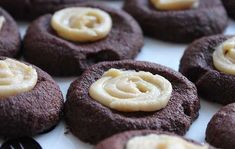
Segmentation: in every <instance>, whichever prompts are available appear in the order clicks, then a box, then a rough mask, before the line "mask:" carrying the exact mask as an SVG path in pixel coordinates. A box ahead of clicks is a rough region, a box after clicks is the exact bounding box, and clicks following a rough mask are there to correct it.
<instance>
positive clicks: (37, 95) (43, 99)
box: [0, 57, 63, 137]
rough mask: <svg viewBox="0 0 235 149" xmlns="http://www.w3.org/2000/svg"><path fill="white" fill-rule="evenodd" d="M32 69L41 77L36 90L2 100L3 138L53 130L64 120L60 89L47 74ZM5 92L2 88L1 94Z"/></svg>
mask: <svg viewBox="0 0 235 149" xmlns="http://www.w3.org/2000/svg"><path fill="white" fill-rule="evenodd" d="M0 60H6V58H5V57H0ZM2 65H3V64H2V62H1V66H2ZM26 65H28V64H27V63H26ZM32 67H33V68H35V69H36V72H37V78H38V79H37V82H36V85H35V86H34V88H33V89H31V90H29V91H26V92H22V93H17V94H14V95H11V96H3V97H0V122H1V123H0V136H4V137H21V136H32V135H36V134H38V133H42V132H44V131H47V130H49V129H51V128H52V127H54V126H55V125H57V123H58V122H59V121H60V119H61V118H62V110H63V96H62V93H61V91H60V89H59V86H58V85H57V84H56V83H55V81H54V80H53V79H52V78H51V77H50V76H49V75H48V74H47V73H46V72H44V71H42V70H41V69H39V68H37V67H35V66H32ZM2 80H3V79H1V81H2ZM2 89H3V87H2V86H1V92H2Z"/></svg>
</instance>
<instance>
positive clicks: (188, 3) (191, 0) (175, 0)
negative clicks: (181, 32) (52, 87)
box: [150, 0, 199, 10]
mask: <svg viewBox="0 0 235 149" xmlns="http://www.w3.org/2000/svg"><path fill="white" fill-rule="evenodd" d="M150 1H151V2H152V4H153V5H154V6H155V7H156V8H157V9H159V10H185V9H191V8H196V7H198V6H199V0H150Z"/></svg>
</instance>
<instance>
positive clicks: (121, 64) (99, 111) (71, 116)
mask: <svg viewBox="0 0 235 149" xmlns="http://www.w3.org/2000/svg"><path fill="white" fill-rule="evenodd" d="M110 68H117V69H126V70H136V71H147V72H151V73H153V74H159V75H162V76H163V77H165V78H166V79H168V80H169V81H170V82H171V84H172V87H173V92H172V96H171V98H170V101H169V103H168V105H167V106H166V107H165V108H164V109H162V110H159V111H155V112H131V113H125V112H119V111H116V110H112V109H110V108H107V107H105V106H103V105H102V104H100V103H98V102H97V101H96V100H94V99H92V98H91V97H90V96H89V93H88V91H89V88H90V86H91V84H92V83H93V82H95V81H96V80H97V79H99V78H100V77H101V76H102V74H103V73H104V72H105V71H107V70H108V69H110ZM199 108H200V101H199V99H198V96H197V90H196V87H195V86H194V84H193V83H191V82H190V81H188V79H186V78H185V77H184V76H183V75H181V74H180V73H178V72H176V71H173V70H172V69H170V68H166V67H164V66H161V65H158V64H154V63H149V62H141V61H133V60H124V61H115V62H102V63H99V64H96V65H93V66H92V67H90V68H88V69H87V70H86V71H85V72H84V73H83V74H82V75H81V76H80V77H79V78H78V79H77V80H76V81H74V82H73V83H72V84H71V86H70V88H69V90H68V94H67V101H66V103H65V120H66V123H67V125H68V126H69V128H70V131H71V132H72V133H73V134H74V135H75V136H77V137H78V138H79V139H81V140H82V141H85V142H90V143H92V144H94V143H97V142H99V141H101V140H103V139H105V138H107V137H110V136H112V135H113V134H116V133H119V132H123V131H126V130H142V129H152V130H163V131H169V132H173V133H176V134H179V135H183V134H185V133H186V131H187V130H188V128H189V127H190V125H191V123H192V122H193V121H194V120H195V119H196V118H197V116H198V111H199Z"/></svg>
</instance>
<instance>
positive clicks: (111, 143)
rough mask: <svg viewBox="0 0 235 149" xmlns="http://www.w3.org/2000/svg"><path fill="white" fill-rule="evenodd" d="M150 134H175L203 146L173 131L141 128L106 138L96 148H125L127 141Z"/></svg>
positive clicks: (209, 147) (212, 148) (210, 148)
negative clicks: (172, 132)
mask: <svg viewBox="0 0 235 149" xmlns="http://www.w3.org/2000/svg"><path fill="white" fill-rule="evenodd" d="M150 134H156V135H167V136H175V137H178V138H180V139H183V140H185V141H187V142H189V143H193V144H195V145H198V146H199V147H200V146H203V145H202V144H200V143H197V142H195V141H192V140H189V139H186V138H183V137H181V136H177V135H174V134H171V133H167V132H163V131H154V130H141V131H127V132H123V133H120V134H116V135H114V136H112V137H110V138H107V139H105V140H104V141H102V142H100V143H99V144H98V145H96V147H95V148H94V149H110V148H112V149H125V146H126V144H127V142H128V141H129V140H130V139H132V138H134V137H139V136H147V135H150ZM208 149H215V148H214V147H212V146H209V145H208Z"/></svg>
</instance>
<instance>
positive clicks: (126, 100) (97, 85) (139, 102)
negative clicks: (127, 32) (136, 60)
mask: <svg viewBox="0 0 235 149" xmlns="http://www.w3.org/2000/svg"><path fill="white" fill-rule="evenodd" d="M171 93H172V86H171V83H170V82H169V81H168V80H167V79H165V78H164V77H162V76H160V75H157V74H156V75H153V74H152V73H150V72H144V71H139V72H136V71H132V70H127V71H124V70H119V69H109V70H108V71H106V72H105V73H104V74H103V76H102V77H101V78H100V79H99V80H97V81H96V82H94V83H93V84H92V85H91V86H90V89H89V94H90V96H91V97H92V98H93V99H94V100H96V101H98V102H100V103H101V104H103V105H105V106H107V107H109V108H111V109H115V110H118V111H123V112H135V111H146V112H150V111H157V110H160V109H162V108H164V107H165V106H166V105H167V103H168V101H169V99H170V97H171Z"/></svg>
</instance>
